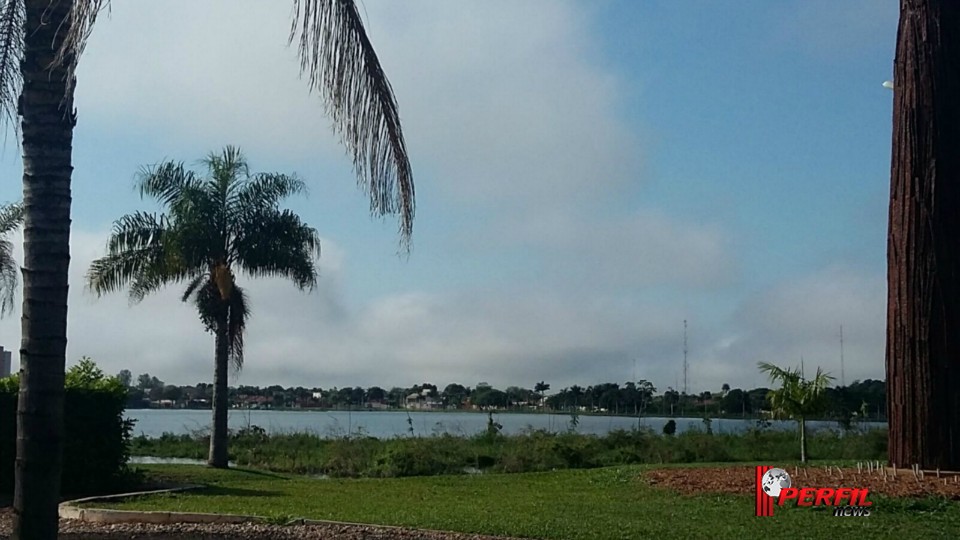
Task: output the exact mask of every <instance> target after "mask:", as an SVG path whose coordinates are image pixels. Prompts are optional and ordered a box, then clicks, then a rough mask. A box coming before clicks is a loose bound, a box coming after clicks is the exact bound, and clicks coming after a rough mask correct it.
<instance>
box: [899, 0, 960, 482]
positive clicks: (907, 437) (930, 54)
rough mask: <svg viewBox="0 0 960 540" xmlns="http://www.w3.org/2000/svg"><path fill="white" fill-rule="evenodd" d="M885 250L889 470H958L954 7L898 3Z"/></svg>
mask: <svg viewBox="0 0 960 540" xmlns="http://www.w3.org/2000/svg"><path fill="white" fill-rule="evenodd" d="M900 10H901V11H900V26H899V30H898V33H897V51H896V60H895V63H894V99H893V101H894V104H893V111H894V116H893V152H892V159H891V161H892V163H891V175H890V213H889V219H890V221H889V236H888V243H887V250H888V251H887V265H888V266H887V286H888V290H887V345H886V369H887V396H888V399H887V416H888V419H889V456H890V462H891V463H895V464H896V465H898V466H900V467H906V466H910V465H913V464H919V465H920V466H921V467H924V468H930V469H932V468H938V467H939V468H941V469H952V470H960V414H958V412H960V392H958V391H957V388H958V385H960V249H958V247H957V246H958V244H957V242H958V241H960V150H958V149H960V2H956V1H954V0H902V1H901V4H900Z"/></svg>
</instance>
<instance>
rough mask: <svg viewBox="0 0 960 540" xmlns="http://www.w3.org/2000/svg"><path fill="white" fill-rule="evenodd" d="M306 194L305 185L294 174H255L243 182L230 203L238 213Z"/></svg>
mask: <svg viewBox="0 0 960 540" xmlns="http://www.w3.org/2000/svg"><path fill="white" fill-rule="evenodd" d="M306 192H307V185H306V184H305V183H304V181H303V180H301V179H300V178H299V177H297V175H295V174H281V173H257V174H255V175H253V176H252V177H251V178H250V179H249V180H248V181H245V182H243V183H242V184H241V185H240V186H239V189H238V190H237V192H236V193H235V195H234V200H233V201H231V202H232V203H233V206H235V207H236V208H237V209H239V210H240V211H246V210H248V209H250V208H255V207H273V206H276V205H277V204H279V203H280V201H282V200H283V199H285V198H287V197H290V196H292V195H299V194H301V193H306Z"/></svg>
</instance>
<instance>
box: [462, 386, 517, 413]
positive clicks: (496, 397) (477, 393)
mask: <svg viewBox="0 0 960 540" xmlns="http://www.w3.org/2000/svg"><path fill="white" fill-rule="evenodd" d="M470 401H471V402H472V403H473V404H474V405H476V406H478V407H480V408H489V407H506V406H507V405H508V403H509V400H508V398H507V394H506V392H503V391H502V390H497V389H496V388H491V387H489V386H487V387H484V388H478V389H477V390H474V393H473V395H472V396H470Z"/></svg>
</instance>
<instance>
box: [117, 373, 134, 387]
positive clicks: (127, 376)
mask: <svg viewBox="0 0 960 540" xmlns="http://www.w3.org/2000/svg"><path fill="white" fill-rule="evenodd" d="M117 380H119V381H120V384H122V385H123V386H124V388H129V387H130V384H131V383H133V374H132V373H130V370H129V369H121V370H120V373H117Z"/></svg>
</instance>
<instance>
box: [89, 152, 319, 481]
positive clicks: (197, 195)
mask: <svg viewBox="0 0 960 540" xmlns="http://www.w3.org/2000/svg"><path fill="white" fill-rule="evenodd" d="M203 163H204V164H205V165H206V168H207V171H206V172H207V176H206V177H201V176H200V175H198V174H196V173H194V172H192V171H188V170H186V169H184V167H183V164H179V163H173V162H166V163H162V164H160V165H156V166H153V167H148V168H145V169H144V170H143V171H142V172H141V173H140V175H139V179H138V187H139V189H140V193H141V195H143V196H148V197H152V198H154V199H156V200H157V201H159V202H160V203H161V204H162V205H164V206H165V207H166V213H165V214H161V215H159V216H157V215H154V214H148V213H144V212H137V213H135V214H129V215H126V216H123V217H122V218H120V219H119V220H118V221H117V222H116V224H115V225H114V229H113V234H112V235H111V237H110V240H109V242H108V243H107V252H108V253H107V255H106V256H105V257H103V258H100V259H97V260H95V261H93V263H92V264H91V265H90V270H89V272H88V274H87V279H88V285H89V287H90V288H91V289H92V290H93V291H94V292H96V293H97V294H98V295H102V294H104V293H107V292H112V291H116V290H119V289H122V288H125V287H127V286H128V285H129V287H130V299H131V300H132V301H134V302H137V301H140V300H142V299H143V298H144V296H146V295H147V294H149V293H151V292H153V291H156V290H157V289H159V288H161V287H163V286H164V285H167V284H172V283H186V288H185V289H184V292H183V296H182V300H183V301H184V302H187V301H192V302H193V304H194V305H195V306H196V308H197V312H198V313H199V314H200V320H201V321H203V324H204V326H205V328H206V329H207V331H209V332H211V333H213V334H214V335H215V336H216V340H215V342H216V345H215V351H214V376H213V435H212V436H211V437H210V455H209V459H208V463H209V464H210V465H211V466H213V467H221V468H222V467H226V466H227V409H228V402H227V395H228V394H227V372H228V367H229V365H230V363H231V362H232V363H233V365H234V367H236V368H237V369H240V368H241V367H242V366H243V332H244V329H245V327H246V321H247V318H248V317H249V316H250V307H249V304H248V303H247V298H246V294H245V293H244V291H243V289H242V288H241V287H240V286H239V285H237V275H238V274H239V273H242V274H246V275H247V276H250V277H261V276H278V277H284V278H287V279H289V280H291V281H293V283H294V285H296V286H297V287H299V288H300V289H310V288H312V287H313V286H314V285H315V284H316V282H317V271H316V268H315V266H314V263H313V261H314V256H319V255H320V238H319V237H318V236H317V232H316V231H315V230H314V229H312V228H310V227H308V226H307V225H306V224H304V223H303V222H302V221H301V220H300V218H299V217H297V215H296V214H294V213H292V212H290V211H289V210H281V209H280V207H279V203H280V201H282V200H283V199H284V198H286V197H288V196H290V195H295V194H298V193H301V192H303V191H304V184H303V182H302V181H301V180H299V179H298V178H296V177H295V176H288V175H283V174H278V173H260V174H254V175H251V174H250V171H249V168H248V166H247V162H246V160H245V159H244V157H243V154H241V152H240V151H239V150H238V149H236V148H233V147H229V146H228V147H227V148H226V149H224V150H223V152H222V153H220V154H210V155H209V156H208V157H207V158H206V159H205V160H204V161H203Z"/></svg>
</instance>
